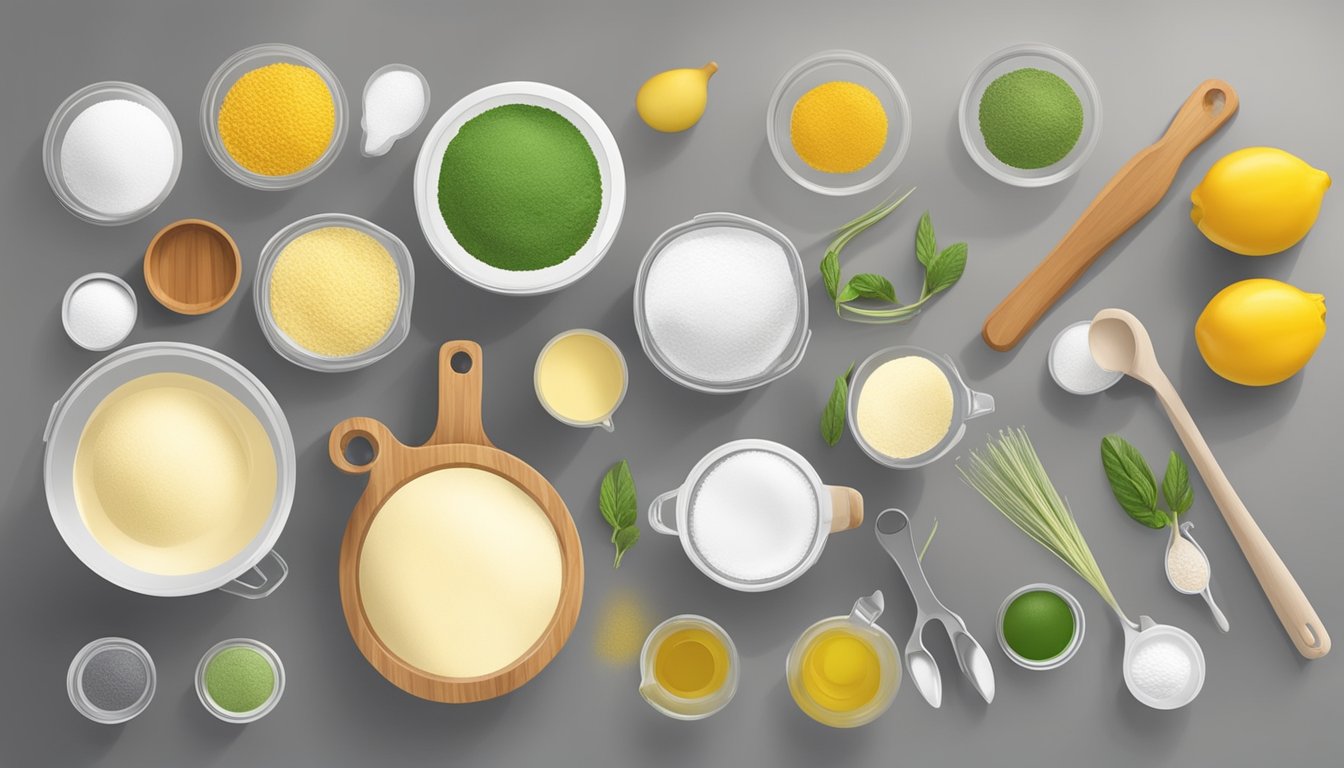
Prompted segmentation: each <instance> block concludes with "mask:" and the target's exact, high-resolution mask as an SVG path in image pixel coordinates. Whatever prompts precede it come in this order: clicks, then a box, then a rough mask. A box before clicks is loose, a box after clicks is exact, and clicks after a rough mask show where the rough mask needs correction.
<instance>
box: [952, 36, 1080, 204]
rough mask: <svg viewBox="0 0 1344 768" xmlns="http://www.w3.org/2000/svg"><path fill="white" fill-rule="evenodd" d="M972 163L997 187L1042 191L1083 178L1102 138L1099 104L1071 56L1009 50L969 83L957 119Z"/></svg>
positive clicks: (1042, 49) (1028, 47)
mask: <svg viewBox="0 0 1344 768" xmlns="http://www.w3.org/2000/svg"><path fill="white" fill-rule="evenodd" d="M958 122H959V123H960V125H961V140H962V142H963V143H964V144H965V145H966V151H967V152H968V153H970V155H971V159H972V160H974V161H975V162H976V164H977V165H979V166H980V167H981V168H983V169H985V172H986V173H988V174H989V175H990V176H993V177H994V178H996V179H998V180H999V181H1002V182H1006V183H1008V184H1012V185H1014V186H1018V187H1044V186H1048V185H1050V184H1054V183H1056V182H1059V181H1063V180H1064V179H1067V178H1068V177H1070V176H1072V175H1073V174H1075V173H1077V172H1078V169H1079V168H1081V167H1082V166H1083V163H1084V162H1086V161H1087V158H1088V156H1089V155H1091V154H1092V149H1093V147H1095V146H1096V144H1097V139H1098V138H1099V137H1100V136H1101V97H1100V96H1099V95H1098V94H1097V86H1096V84H1095V83H1093V82H1092V77H1091V76H1090V75H1088V74H1087V70H1085V69H1083V65H1081V64H1079V63H1078V61H1077V60H1076V59H1074V58H1073V57H1072V56H1070V55H1068V54H1067V53H1064V52H1063V51H1061V50H1059V49H1058V48H1052V47H1051V46H1048V45H1044V44H1041V43H1023V44H1021V45H1014V46H1011V47H1008V48H1004V49H1003V50H1001V51H998V52H997V53H994V54H993V55H991V56H990V57H989V58H987V59H985V60H984V61H983V62H982V63H981V64H980V66H979V67H976V69H975V71H974V72H973V73H971V79H970V80H968V81H967V83H966V90H965V91H963V92H962V94H961V107H960V109H959V112H958Z"/></svg>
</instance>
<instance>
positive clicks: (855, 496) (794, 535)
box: [649, 440, 863, 592]
mask: <svg viewBox="0 0 1344 768" xmlns="http://www.w3.org/2000/svg"><path fill="white" fill-rule="evenodd" d="M862 523H863V497H862V496H860V495H859V492H858V491H856V490H854V489H853V488H846V487H844V486H832V485H823V484H822V482H821V478H820V477H818V476H817V472H816V470H814V469H813V468H812V465H811V464H809V463H808V462H807V459H804V458H803V457H802V455H800V454H799V453H798V452H797V451H794V450H793V449H791V448H789V447H788V446H785V445H781V444H779V443H775V442H771V441H769V440H734V441H733V442H730V443H725V444H723V445H721V446H719V447H718V448H715V449H714V450H712V451H710V452H709V453H708V454H706V455H705V457H704V458H702V459H701V460H700V461H699V462H697V463H696V465H695V467H693V468H692V469H691V472H690V474H689V475H687V477H686V482H684V483H683V484H682V485H681V486H680V487H679V488H676V489H673V490H671V491H668V492H667V493H664V494H662V495H661V496H659V497H658V498H656V499H654V500H653V503H652V504H651V505H650V506H649V526H650V527H651V528H653V530H654V531H655V532H657V533H661V534H665V535H668V536H676V537H678V538H680V539H681V546H682V548H683V549H684V550H686V556H687V557H688V558H690V560H691V562H692V563H694V564H695V567H697V568H699V569H700V570H701V571H702V572H703V573H704V574H705V575H706V576H708V577H709V578H711V579H713V580H714V581H717V582H718V583H720V584H722V585H724V586H725V587H730V588H732V589H736V590H738V591H741V592H765V591H767V590H771V589H778V588H779V587H782V586H784V585H785V584H788V583H789V582H791V581H793V580H794V579H796V578H798V577H799V576H801V575H803V573H804V572H805V571H807V569H809V568H811V567H812V565H813V564H814V563H815V562H816V561H817V559H818V558H820V557H821V551H822V549H823V548H824V547H825V546H826V539H827V537H828V536H830V534H831V533H835V532H839V531H847V530H850V529H853V528H857V527H859V525H860V524H862Z"/></svg>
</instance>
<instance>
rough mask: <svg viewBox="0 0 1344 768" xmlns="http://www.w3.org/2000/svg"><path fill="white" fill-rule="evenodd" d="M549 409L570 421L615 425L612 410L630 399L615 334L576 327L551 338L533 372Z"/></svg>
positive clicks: (584, 424)
mask: <svg viewBox="0 0 1344 768" xmlns="http://www.w3.org/2000/svg"><path fill="white" fill-rule="evenodd" d="M532 381H533V384H534V385H535V386H536V390H537V399H538V400H540V401H541V405H542V407H543V408H545V409H546V412H547V413H549V414H551V416H553V417H555V419H556V420H557V421H559V422H561V423H563V424H568V425H570V426H571V427H601V428H602V429H605V430H606V431H608V432H611V431H612V430H613V429H615V426H614V425H613V424H612V421H611V416H612V414H614V413H615V412H616V409H617V408H619V407H620V405H621V401H622V400H624V399H625V391H626V388H627V387H628V386H629V384H630V375H629V372H628V371H627V369H626V367H625V356H624V355H622V354H621V350H620V348H619V347H617V346H616V343H615V342H613V341H612V340H611V339H609V338H607V337H606V336H603V335H602V334H600V333H598V332H597V331H590V330H588V329H586V328H577V329H575V330H572V331H565V332H563V333H560V334H559V335H557V336H555V338H553V339H551V340H550V341H548V342H546V346H544V347H542V348H541V353H540V354H538V355H537V365H536V368H535V369H534V370H533V374H532Z"/></svg>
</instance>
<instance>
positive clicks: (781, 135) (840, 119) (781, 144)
mask: <svg viewBox="0 0 1344 768" xmlns="http://www.w3.org/2000/svg"><path fill="white" fill-rule="evenodd" d="M765 136H766V140H767V141H768V142H769V143H770V152H771V153H772V154H773V155H774V156H775V160H776V161H777V162H778V163H779V167H780V168H782V169H783V170H784V173H785V174H787V175H788V177H789V178H791V179H793V180H794V181H796V182H798V184H800V185H801V186H803V187H805V188H807V189H810V190H812V191H813V192H819V193H821V194H823V195H853V194H857V193H859V192H863V191H865V190H869V189H872V188H873V187H876V186H877V185H879V184H881V183H882V182H883V181H886V180H887V179H888V178H889V177H890V176H891V174H892V172H893V171H895V170H896V166H898V165H900V163H901V160H902V159H903V158H904V157H905V151H906V149H907V148H908V147H909V146H910V104H909V102H908V101H906V99H905V93H904V92H903V91H901V86H900V84H899V83H897V82H896V78H894V77H892V75H891V72H889V71H887V68H886V67H884V66H882V65H881V64H880V63H878V62H877V61H875V60H873V59H872V58H869V57H868V56H865V55H863V54H861V53H855V52H854V51H839V50H837V51H822V52H821V53H817V54H814V55H812V56H809V57H807V58H806V59H803V60H802V61H800V62H798V63H797V64H795V65H794V66H793V68H792V69H790V70H789V71H788V72H786V73H785V74H784V77H783V78H781V79H780V81H779V85H778V86H776V87H775V93H774V96H772V97H771V99H770V107H769V110H768V111H767V112H766V117H765Z"/></svg>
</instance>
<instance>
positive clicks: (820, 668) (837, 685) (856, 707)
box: [785, 590, 901, 728]
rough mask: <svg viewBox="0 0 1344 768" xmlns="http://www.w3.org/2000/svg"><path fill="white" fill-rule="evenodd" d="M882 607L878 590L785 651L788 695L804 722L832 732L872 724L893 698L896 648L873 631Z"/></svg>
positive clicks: (881, 633)
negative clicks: (811, 721) (811, 720)
mask: <svg viewBox="0 0 1344 768" xmlns="http://www.w3.org/2000/svg"><path fill="white" fill-rule="evenodd" d="M884 607H885V602H884V600H883V597H882V591H881V590H878V591H876V592H874V593H873V594H871V595H869V596H867V597H861V598H859V599H858V600H857V601H856V602H855V603H854V609H853V610H852V611H850V613H849V615H848V616H832V617H831V618H828V619H822V620H821V621H819V622H817V623H816V624H813V625H812V626H810V627H808V628H807V629H806V630H805V631H804V632H803V634H802V635H801V636H799V638H798V640H797V642H795V643H794V644H793V648H792V649H791V650H790V651H789V658H788V661H787V662H786V666H785V673H786V675H787V677H788V683H789V693H791V694H792V695H793V700H794V701H795V702H796V703H797V704H798V708H799V709H801V710H803V712H805V713H807V715H808V717H811V718H812V719H813V720H816V721H817V722H819V723H822V724H823V725H829V726H831V727H832V728H854V727H857V726H860V725H865V724H867V723H871V722H872V721H874V720H876V719H877V718H878V717H880V716H881V715H882V713H883V712H886V711H887V708H888V707H890V706H891V702H892V701H893V700H894V699H895V698H896V691H897V689H898V688H899V687H900V683H901V661H900V655H899V654H898V653H897V649H896V642H895V641H894V640H892V639H891V635H889V634H887V632H886V630H884V629H882V628H881V627H879V626H877V619H878V617H879V616H881V615H882V610H883V608H884Z"/></svg>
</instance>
